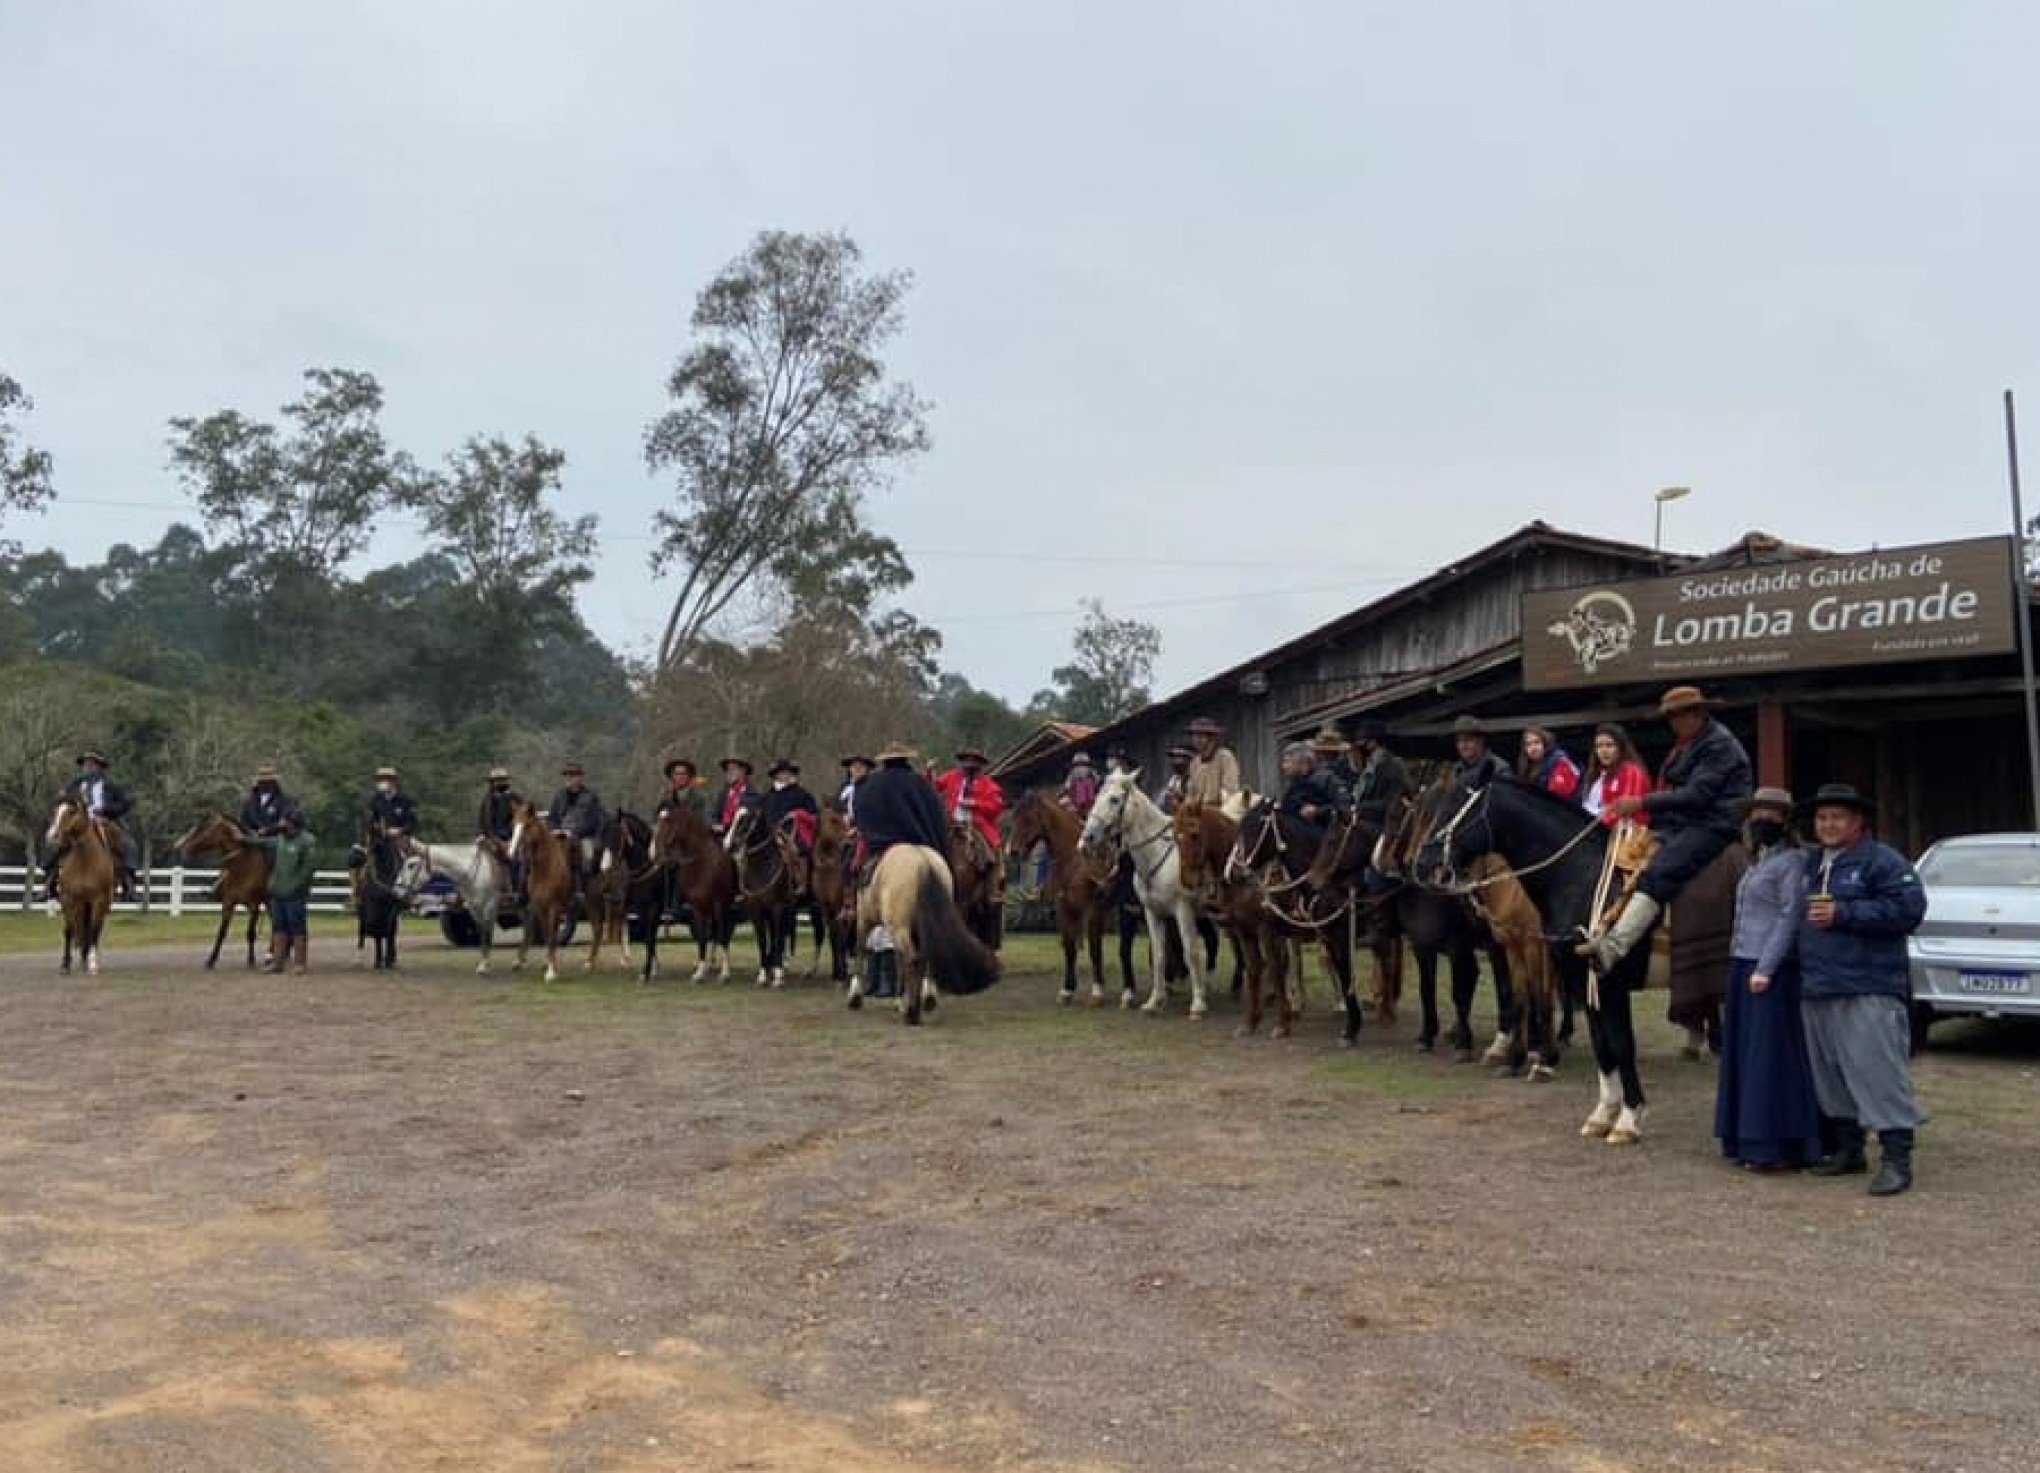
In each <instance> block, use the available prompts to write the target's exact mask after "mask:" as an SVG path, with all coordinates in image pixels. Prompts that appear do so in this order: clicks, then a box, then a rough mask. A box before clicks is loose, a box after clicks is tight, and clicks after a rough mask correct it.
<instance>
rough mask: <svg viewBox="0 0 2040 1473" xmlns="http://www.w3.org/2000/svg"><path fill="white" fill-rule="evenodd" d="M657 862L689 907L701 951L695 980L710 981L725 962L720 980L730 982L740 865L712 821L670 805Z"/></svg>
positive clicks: (656, 833)
mask: <svg viewBox="0 0 2040 1473" xmlns="http://www.w3.org/2000/svg"><path fill="white" fill-rule="evenodd" d="M652 861H653V862H654V863H655V864H660V865H663V866H665V868H666V871H667V873H668V874H669V875H670V876H671V881H672V883H671V886H670V891H671V894H672V895H673V898H674V899H675V900H676V901H677V902H679V903H681V904H683V905H685V906H686V907H687V923H688V927H689V929H690V930H691V931H692V933H693V935H694V944H695V946H696V948H697V949H698V950H699V951H700V953H701V959H700V961H699V962H697V963H696V965H695V968H694V980H695V981H697V982H706V981H707V980H708V968H709V964H710V963H711V962H719V963H720V964H721V967H722V975H721V978H720V980H722V981H724V982H727V981H729V980H730V937H731V935H732V934H733V933H734V932H735V930H736V924H737V922H736V914H737V867H736V865H735V864H734V863H733V862H732V861H731V859H730V857H729V855H728V854H727V853H725V852H724V850H723V847H722V845H721V844H720V843H718V842H717V841H716V837H715V834H714V833H713V832H712V831H711V830H710V829H709V826H708V821H707V820H706V819H704V818H703V817H702V816H701V815H700V814H699V813H698V812H696V811H695V810H694V809H692V808H690V807H687V806H686V805H684V804H680V805H675V806H673V807H669V808H667V809H666V810H665V811H664V812H662V813H661V814H660V815H659V819H658V822H657V823H656V824H654V825H653V827H652ZM646 980H647V981H649V980H650V976H649V974H647V977H646Z"/></svg>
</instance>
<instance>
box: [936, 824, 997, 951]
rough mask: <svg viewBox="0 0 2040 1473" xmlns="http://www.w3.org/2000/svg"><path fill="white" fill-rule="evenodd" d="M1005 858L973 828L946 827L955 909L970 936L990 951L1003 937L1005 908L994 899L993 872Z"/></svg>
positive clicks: (965, 825)
mask: <svg viewBox="0 0 2040 1473" xmlns="http://www.w3.org/2000/svg"><path fill="white" fill-rule="evenodd" d="M1003 862H1004V855H1002V854H1001V853H1000V852H999V851H998V850H996V849H994V848H993V847H992V846H991V845H990V844H988V843H986V842H985V836H984V835H983V834H981V833H979V832H978V828H977V825H976V824H971V823H954V822H952V823H951V824H950V825H949V873H950V874H951V875H952V876H953V877H954V878H955V881H956V908H957V909H958V910H960V911H962V912H963V919H964V924H966V925H968V926H969V927H970V932H971V934H972V935H973V936H975V937H977V939H978V940H979V941H982V942H983V943H984V944H985V945H986V946H987V947H989V948H990V949H991V950H993V951H997V950H998V949H999V943H1000V942H1001V941H1002V940H1003V939H1004V936H1005V929H1006V927H1005V919H1006V918H1005V913H1004V910H1005V907H1004V905H1003V903H1002V902H1000V901H998V900H996V899H994V898H993V886H992V868H993V867H994V866H996V865H998V864H1001V863H1003Z"/></svg>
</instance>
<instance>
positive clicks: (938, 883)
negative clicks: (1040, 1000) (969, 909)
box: [914, 865, 999, 994]
mask: <svg viewBox="0 0 2040 1473" xmlns="http://www.w3.org/2000/svg"><path fill="white" fill-rule="evenodd" d="M914 945H915V947H916V948H917V949H918V950H919V951H920V953H921V959H922V961H923V962H925V963H926V964H927V967H928V971H929V974H930V975H931V976H933V977H934V978H935V979H936V980H937V982H939V983H940V984H941V986H942V989H943V990H944V991H945V992H954V993H959V994H968V993H972V992H983V991H984V990H985V989H986V988H987V987H990V986H991V985H992V984H993V983H994V982H996V981H998V980H999V959H998V957H996V956H994V955H993V954H992V953H991V952H990V951H989V950H988V949H987V948H986V947H985V945H984V943H982V942H981V941H979V940H978V939H977V937H975V936H973V935H971V933H970V927H968V926H966V925H965V924H964V923H963V912H962V911H960V910H958V909H957V908H956V901H955V899H954V898H953V897H952V896H951V895H950V893H949V891H948V890H947V889H945V888H944V887H943V884H942V879H941V877H940V876H939V875H938V874H936V872H935V869H934V867H933V866H932V865H930V866H925V867H923V869H922V870H921V877H920V880H919V881H918V887H917V889H916V890H915V893H914Z"/></svg>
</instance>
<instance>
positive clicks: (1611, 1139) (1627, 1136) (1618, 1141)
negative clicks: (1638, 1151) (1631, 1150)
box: [1607, 1125, 1643, 1146]
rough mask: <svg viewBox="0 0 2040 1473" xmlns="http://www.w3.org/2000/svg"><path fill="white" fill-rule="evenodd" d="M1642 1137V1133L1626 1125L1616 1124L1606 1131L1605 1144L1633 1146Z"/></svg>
mask: <svg viewBox="0 0 2040 1473" xmlns="http://www.w3.org/2000/svg"><path fill="white" fill-rule="evenodd" d="M1642 1139H1643V1133H1642V1132H1641V1131H1638V1130H1632V1129H1630V1128H1629V1127H1628V1126H1624V1125H1618V1126H1616V1127H1614V1128H1613V1129H1612V1130H1610V1131H1609V1132H1608V1139H1607V1144H1609V1145H1611V1146H1633V1145H1635V1144H1636V1143H1637V1142H1638V1141H1640V1140H1642Z"/></svg>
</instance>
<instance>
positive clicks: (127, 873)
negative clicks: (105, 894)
mask: <svg viewBox="0 0 2040 1473" xmlns="http://www.w3.org/2000/svg"><path fill="white" fill-rule="evenodd" d="M114 878H115V879H116V880H117V881H118V882H119V885H120V898H121V899H122V900H125V901H127V902H128V903H129V904H130V905H132V904H134V899H135V872H134V871H133V870H131V869H129V868H128V867H127V866H126V865H122V866H121V867H120V868H119V869H118V870H116V871H115V872H114Z"/></svg>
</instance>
